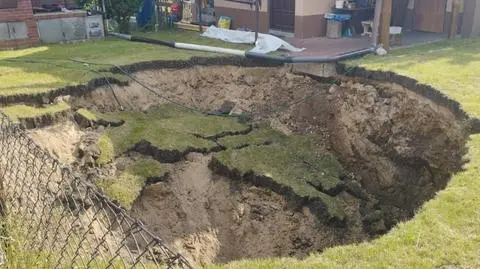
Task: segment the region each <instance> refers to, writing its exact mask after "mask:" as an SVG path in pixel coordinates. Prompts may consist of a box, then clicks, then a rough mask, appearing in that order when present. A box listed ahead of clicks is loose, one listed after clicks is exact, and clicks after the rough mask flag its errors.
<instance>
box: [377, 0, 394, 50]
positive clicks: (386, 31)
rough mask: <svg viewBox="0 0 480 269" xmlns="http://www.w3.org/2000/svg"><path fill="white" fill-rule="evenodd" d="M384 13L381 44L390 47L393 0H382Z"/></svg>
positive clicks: (381, 25) (385, 47)
mask: <svg viewBox="0 0 480 269" xmlns="http://www.w3.org/2000/svg"><path fill="white" fill-rule="evenodd" d="M382 2H383V3H382V15H381V20H380V42H379V43H380V44H382V45H383V48H384V49H386V50H388V49H390V22H391V21H392V0H382Z"/></svg>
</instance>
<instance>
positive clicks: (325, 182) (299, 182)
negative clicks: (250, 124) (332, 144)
mask: <svg viewBox="0 0 480 269" xmlns="http://www.w3.org/2000/svg"><path fill="white" fill-rule="evenodd" d="M266 134H273V135H272V136H271V137H272V138H273V139H274V140H277V141H272V143H273V144H270V145H260V146H258V145H255V144H256V143H258V142H264V141H266V140H268V136H267V135H266ZM248 138H249V136H248V135H247V136H245V137H244V138H241V136H238V137H228V138H224V139H221V140H223V142H224V143H225V144H226V145H230V146H232V148H233V149H227V150H226V151H223V152H219V153H217V154H216V155H215V158H216V160H217V161H219V162H220V163H221V164H222V165H223V166H225V167H227V168H228V169H229V170H237V171H239V172H240V174H241V175H242V176H246V175H248V174H249V173H252V172H253V173H254V174H255V175H256V176H262V177H267V178H270V179H271V180H273V181H275V182H276V183H278V184H280V185H282V186H285V187H288V188H290V189H291V190H292V191H293V192H294V193H295V194H296V195H298V196H300V197H304V198H313V199H320V200H321V201H322V202H323V203H324V204H325V206H326V207H327V209H328V213H329V214H330V215H331V216H332V217H337V218H339V219H343V218H344V216H345V215H344V212H343V210H342V209H341V207H340V206H339V203H338V200H337V198H335V197H332V196H330V195H328V194H327V193H332V192H334V191H335V189H338V187H339V186H340V185H341V183H342V181H341V180H340V179H339V177H340V176H341V174H342V173H343V171H344V170H343V168H342V166H341V165H340V163H339V162H338V161H337V160H336V159H335V157H334V156H332V155H331V154H329V153H328V152H326V151H323V150H316V149H319V148H320V147H319V146H318V143H317V141H316V139H315V138H314V137H313V136H300V135H294V136H289V137H287V136H284V135H283V134H280V133H276V131H273V130H265V131H259V132H254V133H252V134H250V138H252V140H251V141H252V142H254V143H252V144H254V146H249V147H245V148H242V149H235V147H236V146H238V145H244V143H246V141H247V139H248ZM332 195H334V194H332Z"/></svg>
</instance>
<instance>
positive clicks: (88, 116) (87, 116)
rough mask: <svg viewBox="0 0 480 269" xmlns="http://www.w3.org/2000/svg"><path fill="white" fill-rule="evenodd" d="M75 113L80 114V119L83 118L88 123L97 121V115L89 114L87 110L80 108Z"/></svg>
mask: <svg viewBox="0 0 480 269" xmlns="http://www.w3.org/2000/svg"><path fill="white" fill-rule="evenodd" d="M77 113H78V114H80V115H81V116H82V117H84V118H85V119H87V120H90V121H97V120H98V117H97V115H95V113H93V112H91V111H90V110H88V109H85V108H80V109H79V110H77Z"/></svg>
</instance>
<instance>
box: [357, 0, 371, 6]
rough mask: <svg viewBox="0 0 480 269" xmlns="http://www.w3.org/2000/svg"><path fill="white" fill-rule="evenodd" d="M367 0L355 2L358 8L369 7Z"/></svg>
mask: <svg viewBox="0 0 480 269" xmlns="http://www.w3.org/2000/svg"><path fill="white" fill-rule="evenodd" d="M369 2H370V1H369V0H357V6H358V7H370V3H369Z"/></svg>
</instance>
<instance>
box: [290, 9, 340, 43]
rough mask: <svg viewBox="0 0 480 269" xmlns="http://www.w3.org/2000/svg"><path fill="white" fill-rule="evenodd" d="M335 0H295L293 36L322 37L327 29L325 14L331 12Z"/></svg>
mask: <svg viewBox="0 0 480 269" xmlns="http://www.w3.org/2000/svg"><path fill="white" fill-rule="evenodd" d="M334 5H335V0H321V1H319V0H297V1H296V2H295V36H296V37H299V38H307V37H317V36H324V35H325V33H326V29H327V21H326V20H325V18H324V15H325V13H328V12H330V11H331V10H332V7H333V6H334Z"/></svg>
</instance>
